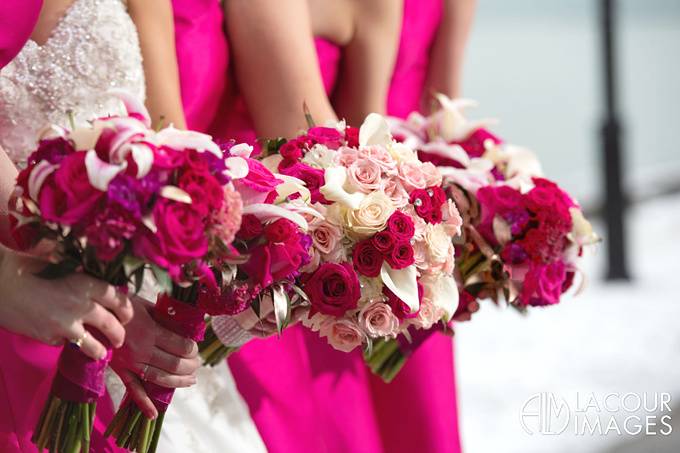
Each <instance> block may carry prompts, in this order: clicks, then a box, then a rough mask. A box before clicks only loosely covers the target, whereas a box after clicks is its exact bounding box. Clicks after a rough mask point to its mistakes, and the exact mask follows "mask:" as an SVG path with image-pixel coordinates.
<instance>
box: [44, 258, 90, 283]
mask: <svg viewBox="0 0 680 453" xmlns="http://www.w3.org/2000/svg"><path fill="white" fill-rule="evenodd" d="M79 266H80V263H79V262H78V261H75V260H65V261H62V262H61V263H49V264H48V265H47V266H45V267H44V268H43V270H41V271H40V272H37V273H36V274H35V275H36V276H38V277H40V278H44V279H45V280H56V279H58V278H63V277H66V276H67V275H69V274H72V273H74V272H75V271H76V270H77V269H78V267H79Z"/></svg>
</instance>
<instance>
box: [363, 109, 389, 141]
mask: <svg viewBox="0 0 680 453" xmlns="http://www.w3.org/2000/svg"><path fill="white" fill-rule="evenodd" d="M391 143H392V134H391V133H390V125H389V124H388V123H387V120H386V119H385V117H383V116H382V115H378V114H377V113H371V114H369V115H368V116H367V117H366V119H365V120H364V123H363V124H362V125H361V127H360V128H359V145H360V146H372V145H379V146H389V145H390V144H391Z"/></svg>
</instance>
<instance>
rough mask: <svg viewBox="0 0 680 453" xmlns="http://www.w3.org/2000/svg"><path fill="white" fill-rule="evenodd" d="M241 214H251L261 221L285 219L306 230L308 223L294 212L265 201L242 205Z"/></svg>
mask: <svg viewBox="0 0 680 453" xmlns="http://www.w3.org/2000/svg"><path fill="white" fill-rule="evenodd" d="M243 214H244V215H245V214H252V215H254V216H255V217H257V218H258V219H259V220H260V221H262V222H267V221H270V220H276V219H287V220H290V221H291V222H293V223H295V224H296V225H298V226H299V227H300V228H302V229H303V230H305V231H307V229H308V228H309V225H308V224H307V221H306V220H305V218H304V217H302V216H301V215H300V214H298V213H296V212H291V211H289V210H287V209H285V208H283V207H281V206H277V205H274V204H267V203H255V204H251V205H248V206H244V207H243Z"/></svg>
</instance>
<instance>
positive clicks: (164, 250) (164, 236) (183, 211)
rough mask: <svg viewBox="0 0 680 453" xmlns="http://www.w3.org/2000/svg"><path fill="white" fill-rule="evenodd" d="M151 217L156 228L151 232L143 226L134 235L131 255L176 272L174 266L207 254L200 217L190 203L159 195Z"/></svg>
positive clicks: (205, 238) (202, 218) (206, 242)
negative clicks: (135, 235)
mask: <svg viewBox="0 0 680 453" xmlns="http://www.w3.org/2000/svg"><path fill="white" fill-rule="evenodd" d="M153 216H154V222H155V224H156V228H157V231H156V233H152V232H151V231H149V230H148V229H145V230H144V232H143V233H142V234H141V235H140V236H138V237H137V238H135V240H134V241H133V247H134V253H135V255H137V256H139V257H140V258H144V259H148V260H150V261H151V262H153V263H155V264H157V265H158V266H160V267H162V268H165V269H169V270H171V271H173V270H174V271H176V270H177V269H176V267H177V266H180V265H182V264H185V263H188V262H190V261H191V260H193V259H198V258H201V257H203V256H204V255H205V254H206V253H207V251H208V239H207V237H206V234H205V222H204V217H203V216H202V215H201V214H200V213H199V212H197V211H196V210H195V209H194V208H193V207H192V206H191V205H189V204H185V203H179V202H176V201H172V200H168V199H166V198H160V199H159V200H158V201H157V202H156V205H155V206H154V211H153ZM173 268H174V269H173ZM171 273H172V272H171Z"/></svg>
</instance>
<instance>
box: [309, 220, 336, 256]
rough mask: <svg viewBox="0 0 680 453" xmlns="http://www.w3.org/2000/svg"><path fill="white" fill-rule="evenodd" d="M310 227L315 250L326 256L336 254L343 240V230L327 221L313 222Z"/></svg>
mask: <svg viewBox="0 0 680 453" xmlns="http://www.w3.org/2000/svg"><path fill="white" fill-rule="evenodd" d="M310 227H311V236H312V243H313V245H314V248H315V249H316V250H318V251H319V252H321V253H323V254H324V255H331V254H334V252H335V251H336V250H337V248H338V246H339V244H340V241H341V240H342V230H341V229H340V228H339V227H338V226H336V225H333V224H332V223H329V222H326V221H325V220H322V221H315V222H312V223H311V224H310Z"/></svg>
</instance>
